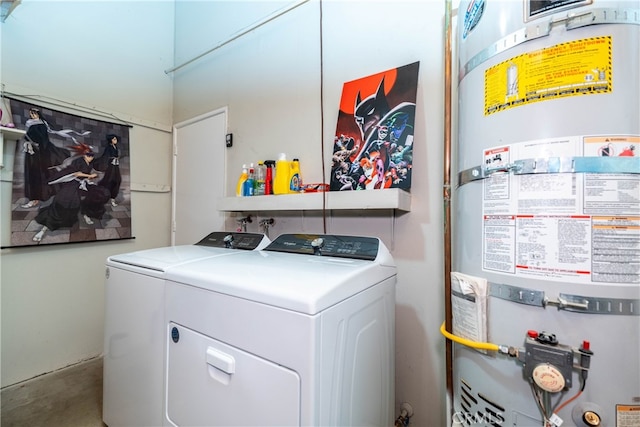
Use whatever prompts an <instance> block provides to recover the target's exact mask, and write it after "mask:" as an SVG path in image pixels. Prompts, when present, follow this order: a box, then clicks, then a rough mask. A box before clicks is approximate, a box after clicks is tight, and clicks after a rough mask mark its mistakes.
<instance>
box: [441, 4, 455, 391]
mask: <svg viewBox="0 0 640 427" xmlns="http://www.w3.org/2000/svg"><path fill="white" fill-rule="evenodd" d="M444 42H445V46H444V182H443V191H442V193H443V194H442V195H443V202H444V304H445V305H444V307H445V308H444V309H445V326H446V328H447V330H448V331H450V330H451V327H452V325H451V323H452V312H451V0H445V40H444ZM445 345H446V373H447V394H448V396H449V400H450V401H451V402H453V344H452V343H451V341H449V340H446V344H445Z"/></svg>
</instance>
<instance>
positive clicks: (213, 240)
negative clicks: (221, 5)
mask: <svg viewBox="0 0 640 427" xmlns="http://www.w3.org/2000/svg"><path fill="white" fill-rule="evenodd" d="M264 238H265V235H264V234H260V233H236V232H225V231H214V232H213V233H210V234H209V235H207V237H205V238H204V239H202V240H200V241H199V242H198V243H196V245H200V246H212V247H214V248H228V249H246V250H248V251H252V250H254V249H256V248H258V246H259V245H260V243H261V242H262V241H263V239H264Z"/></svg>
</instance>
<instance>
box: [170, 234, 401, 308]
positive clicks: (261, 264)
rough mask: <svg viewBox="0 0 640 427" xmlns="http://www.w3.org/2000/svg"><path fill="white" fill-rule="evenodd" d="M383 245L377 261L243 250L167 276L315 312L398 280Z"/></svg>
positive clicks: (224, 291)
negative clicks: (371, 288)
mask: <svg viewBox="0 0 640 427" xmlns="http://www.w3.org/2000/svg"><path fill="white" fill-rule="evenodd" d="M278 239H280V237H279V238H278ZM274 242H275V241H274ZM281 243H282V242H281ZM379 245H380V246H379V249H378V252H379V254H378V256H377V257H376V259H374V260H364V259H353V258H345V257H331V256H329V257H327V256H317V255H309V254H303V253H286V252H274V251H267V250H264V251H251V252H245V251H243V252H242V253H240V254H237V255H235V256H233V257H224V258H211V259H205V260H200V261H196V262H192V263H189V264H185V265H181V266H176V267H175V268H171V269H170V270H168V271H167V273H166V275H165V277H166V279H167V280H171V281H174V282H178V283H182V284H186V285H191V286H195V287H198V288H201V289H206V290H209V291H214V292H219V293H223V294H227V295H231V296H235V297H239V298H244V299H248V300H252V301H256V302H260V303H264V304H268V305H273V306H276V307H281V308H284V309H288V310H293V311H298V312H301V313H305V314H310V315H313V314H317V313H319V312H321V311H322V310H324V309H326V308H328V307H330V306H332V305H334V304H337V303H339V302H340V301H343V300H345V299H347V298H350V297H351V296H353V295H355V294H357V293H359V292H362V291H363V290H365V289H367V288H369V287H371V286H374V285H376V284H378V283H380V282H382V281H384V280H387V279H391V280H392V281H393V283H395V280H396V271H397V270H396V267H395V265H394V264H393V260H392V259H391V257H390V255H389V254H388V251H387V249H386V247H385V246H384V245H383V244H382V242H379Z"/></svg>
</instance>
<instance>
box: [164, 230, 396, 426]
mask: <svg viewBox="0 0 640 427" xmlns="http://www.w3.org/2000/svg"><path fill="white" fill-rule="evenodd" d="M396 275H397V270H396V266H395V263H394V260H393V258H392V256H391V254H390V252H389V251H388V249H387V248H386V247H385V246H384V244H383V243H382V242H381V241H380V240H379V239H377V238H373V237H352V236H335V235H301V234H295V235H294V234H285V235H281V236H279V237H278V238H277V239H275V240H274V241H273V242H272V243H270V244H269V246H267V248H266V249H264V250H261V251H253V252H244V253H242V254H240V255H237V256H234V257H226V258H214V259H208V260H202V261H197V262H194V263H190V264H189V265H185V266H178V267H176V268H172V269H171V270H169V271H167V274H166V279H167V311H166V324H167V350H166V355H167V362H166V367H167V371H166V375H167V377H166V380H165V388H166V392H165V393H166V402H165V408H166V413H165V419H164V421H165V424H166V425H170V426H300V425H304V426H328V425H333V426H389V425H393V414H394V410H393V409H394V398H395V396H394V391H395V389H394V382H395V367H394V360H395V358H394V351H395V350H394V336H395V332H394V327H395V285H396Z"/></svg>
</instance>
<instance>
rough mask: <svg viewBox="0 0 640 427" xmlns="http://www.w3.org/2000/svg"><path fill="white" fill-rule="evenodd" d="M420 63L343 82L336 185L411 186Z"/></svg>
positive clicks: (365, 187)
mask: <svg viewBox="0 0 640 427" xmlns="http://www.w3.org/2000/svg"><path fill="white" fill-rule="evenodd" d="M419 65H420V63H419V62H415V63H413V64H409V65H405V66H403V67H400V68H394V69H392V70H388V71H384V72H382V73H378V74H374V75H372V76H369V77H365V78H362V79H358V80H354V81H351V82H347V83H345V84H344V86H343V88H342V98H341V99H340V111H339V112H338V124H337V127H336V134H335V137H334V145H333V158H332V165H331V182H330V190H331V191H344V190H377V189H383V188H402V189H405V190H408V189H410V188H411V171H412V167H413V131H414V124H415V111H416V92H417V86H418V67H419Z"/></svg>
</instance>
